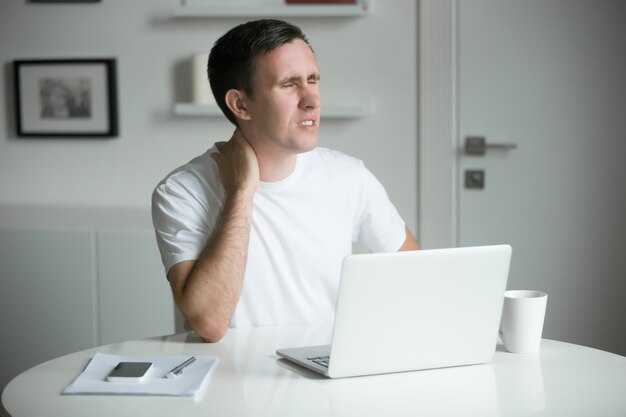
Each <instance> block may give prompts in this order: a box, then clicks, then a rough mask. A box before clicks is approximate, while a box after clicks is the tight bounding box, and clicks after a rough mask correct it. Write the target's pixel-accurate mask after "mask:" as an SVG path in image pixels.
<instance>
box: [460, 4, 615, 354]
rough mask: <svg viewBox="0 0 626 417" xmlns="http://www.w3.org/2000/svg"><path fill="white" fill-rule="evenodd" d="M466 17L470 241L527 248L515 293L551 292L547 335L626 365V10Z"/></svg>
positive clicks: (464, 165)
mask: <svg viewBox="0 0 626 417" xmlns="http://www.w3.org/2000/svg"><path fill="white" fill-rule="evenodd" d="M454 7H456V12H457V17H458V20H457V27H456V30H457V31H458V38H457V39H458V47H457V49H456V58H457V63H458V67H457V68H458V75H457V77H458V78H457V80H458V86H457V109H458V113H457V123H458V135H457V140H458V142H457V149H459V153H458V161H457V164H458V165H457V169H456V173H457V181H456V188H457V194H456V195H457V197H456V199H457V202H458V225H457V227H458V231H457V240H458V242H456V243H457V244H459V245H461V246H468V245H479V244H492V243H510V244H511V245H512V246H513V261H512V265H511V273H510V277H509V284H508V288H509V289H533V290H543V291H546V292H547V293H548V294H549V300H548V311H547V315H546V322H545V327H544V337H547V338H554V339H558V340H564V341H570V342H574V343H580V344H583V345H588V346H594V347H599V348H601V349H606V350H611V351H614V352H619V353H621V354H622V355H623V354H626V341H625V340H624V333H625V329H626V322H625V317H626V309H625V307H624V306H625V305H626V303H624V300H623V299H624V296H625V295H626V286H625V285H624V282H625V281H626V262H625V261H624V259H626V244H625V242H626V221H625V218H626V162H625V159H626V2H623V1H619V0H617V1H610V0H575V1H573V0H546V1H501V0H472V1H457V2H456V3H455V6H454ZM468 137H474V139H470V140H476V139H475V138H476V137H478V138H484V139H485V141H486V143H487V144H492V145H499V144H502V145H515V146H516V148H513V147H501V148H489V147H487V148H486V152H485V154H484V155H468V154H466V153H465V152H464V144H465V141H466V140H467V138H468ZM483 175H484V177H482V176H483ZM466 177H467V178H466ZM481 177H482V179H483V180H484V184H483V185H482V186H481V184H480V183H481ZM466 179H467V183H466Z"/></svg>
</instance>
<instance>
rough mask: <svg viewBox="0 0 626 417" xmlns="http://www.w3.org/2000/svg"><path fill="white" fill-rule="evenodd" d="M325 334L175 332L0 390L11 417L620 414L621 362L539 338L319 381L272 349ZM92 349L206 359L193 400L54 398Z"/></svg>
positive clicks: (72, 359)
mask: <svg viewBox="0 0 626 417" xmlns="http://www.w3.org/2000/svg"><path fill="white" fill-rule="evenodd" d="M329 340H330V332H329V331H328V330H319V329H315V328H310V327H275V328H273V327H272V328H255V329H249V330H230V331H229V332H228V334H227V335H226V337H225V338H224V339H223V340H222V341H221V342H219V343H216V344H205V343H201V342H200V339H199V338H197V336H195V335H194V334H192V333H191V334H187V333H182V334H176V335H172V336H164V337H156V338H151V339H145V340H135V341H129V342H124V343H118V344H112V345H107V346H101V347H98V348H94V349H88V350H84V351H81V352H76V353H73V354H70V355H66V356H62V357H60V358H57V359H54V360H51V361H48V362H45V363H43V364H41V365H38V366H36V367H34V368H31V369H29V370H27V371H25V372H23V373H22V374H20V375H18V376H17V377H16V378H14V379H13V380H12V381H11V382H10V383H9V384H8V385H7V387H6V388H5V390H4V392H3V394H2V404H3V405H4V407H5V408H6V410H7V411H8V412H9V413H10V414H11V416H13V417H21V416H64V417H65V416H78V415H80V416H90V417H97V416H116V417H120V416H133V417H135V416H144V415H145V416H151V417H153V416H154V417H156V416H167V417H173V416H187V417H191V416H205V417H206V416H289V417H294V416H298V417H305V416H315V417H324V416H359V417H367V416H377V417H380V416H417V415H425V416H461V415H462V416H481V417H486V416H507V415H515V416H523V415H534V416H537V415H538V416H551V417H558V416H568V417H569V416H579V415H580V416H603V417H606V416H620V417H624V416H626V358H624V357H623V356H618V355H614V354H610V353H607V352H603V351H599V350H595V349H590V348H586V347H582V346H577V345H572V344H567V343H562V342H555V341H551V340H544V341H543V342H542V347H541V354H540V355H514V354H510V353H506V352H504V351H502V350H501V349H500V348H499V349H498V352H496V356H495V358H494V360H493V362H491V363H490V364H487V365H478V366H468V367H460V368H449V369H440V370H431V371H420V372H407V373H401V374H389V375H379V376H370V377H359V378H347V379H339V380H328V379H326V378H322V377H318V376H316V375H315V374H313V373H311V372H309V371H307V370H304V369H301V368H298V367H295V366H292V365H290V364H289V363H286V362H285V361H284V360H283V359H278V358H277V357H276V355H275V353H274V352H275V350H276V348H281V347H290V346H298V345H308V344H323V343H327V342H328V341H329ZM95 352H105V353H113V354H124V355H155V354H156V355H158V354H185V355H216V356H219V357H220V361H221V362H220V364H219V365H218V368H217V369H216V370H215V372H214V373H213V375H212V376H211V380H210V383H209V385H208V388H207V390H206V392H205V393H204V395H203V396H202V398H201V399H200V401H199V402H193V400H190V399H184V398H161V397H111V396H62V395H60V393H61V391H62V390H63V389H64V388H65V386H66V385H67V384H69V383H70V381H72V380H73V378H75V377H76V376H77V375H78V374H79V373H80V372H81V371H82V369H83V368H84V367H85V366H86V364H87V362H88V361H89V358H90V357H92V356H93V354H94V353H95Z"/></svg>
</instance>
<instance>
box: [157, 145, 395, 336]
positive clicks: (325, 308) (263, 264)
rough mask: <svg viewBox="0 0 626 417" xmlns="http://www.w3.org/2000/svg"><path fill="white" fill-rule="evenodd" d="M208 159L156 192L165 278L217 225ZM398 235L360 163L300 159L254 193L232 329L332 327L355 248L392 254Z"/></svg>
mask: <svg viewBox="0 0 626 417" xmlns="http://www.w3.org/2000/svg"><path fill="white" fill-rule="evenodd" d="M215 152H217V150H216V149H215V148H212V149H210V150H209V151H207V152H206V153H204V154H203V155H201V156H199V157H197V158H195V159H193V160H192V161H190V162H189V163H188V164H186V165H184V166H182V167H180V168H178V169H177V170H175V171H173V172H172V173H170V174H169V175H168V176H167V177H166V178H165V179H164V180H163V181H161V183H159V185H158V186H157V187H156V189H155V190H154V193H153V196H152V219H153V223H154V227H155V230H156V236H157V243H158V246H159V250H160V252H161V257H162V260H163V264H164V266H165V270H166V272H167V271H169V269H170V268H171V267H172V266H173V265H175V264H177V263H179V262H181V261H185V260H196V259H198V257H199V256H200V253H201V252H202V250H203V249H204V247H205V245H206V242H207V240H208V238H209V236H210V234H211V232H212V230H213V228H214V226H215V223H216V220H217V217H218V214H219V212H220V210H221V206H222V199H223V196H224V189H223V187H222V184H221V182H220V180H219V172H218V167H217V164H216V162H215V161H214V160H213V159H212V158H211V157H210V154H211V153H215ZM405 237H406V235H405V224H404V221H403V220H402V218H401V217H400V215H399V214H398V212H397V210H396V208H395V207H394V206H393V204H391V202H390V201H389V198H388V197H387V194H386V192H385V190H384V188H383V186H382V185H381V184H380V182H378V180H376V178H375V177H374V176H373V175H372V174H371V173H370V172H369V171H368V170H367V169H366V168H365V166H364V164H363V162H361V161H360V160H358V159H355V158H352V157H349V156H347V155H345V154H342V153H340V152H337V151H331V150H328V149H324V148H316V149H315V150H313V151H311V152H307V153H304V154H300V155H298V159H297V163H296V168H295V170H294V172H293V173H292V174H291V175H290V176H289V177H287V178H286V179H284V180H282V181H279V182H272V183H266V182H261V183H260V184H259V187H258V188H257V191H256V194H255V197H254V207H253V212H252V228H251V232H250V243H249V248H248V260H247V264H246V272H245V276H244V282H243V288H242V292H241V296H240V299H239V303H238V304H237V308H236V310H235V313H234V315H233V317H232V319H231V322H230V326H231V327H245V326H262V325H284V324H330V323H332V322H333V319H334V314H335V301H336V297H337V290H338V286H339V275H340V272H341V263H342V261H343V258H344V257H345V256H347V255H349V254H350V253H351V252H352V241H356V242H360V243H361V244H363V245H365V246H366V247H367V248H368V249H369V250H370V251H372V252H392V251H396V250H398V249H399V248H400V246H402V243H404V239H405Z"/></svg>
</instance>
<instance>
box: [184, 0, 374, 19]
mask: <svg viewBox="0 0 626 417" xmlns="http://www.w3.org/2000/svg"><path fill="white" fill-rule="evenodd" d="M371 3H372V0H369V1H365V0H359V1H357V2H356V3H355V4H330V5H327V4H323V5H320V4H311V5H301V4H267V3H266V4H263V3H253V2H249V3H227V2H223V3H215V4H213V3H211V4H198V3H191V4H181V5H180V6H178V8H177V9H176V11H175V13H174V17H180V18H194V17H196V18H201V17H204V18H210V17H363V16H367V15H370V14H371V11H372V4H371Z"/></svg>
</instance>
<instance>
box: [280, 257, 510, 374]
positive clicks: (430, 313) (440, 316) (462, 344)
mask: <svg viewBox="0 0 626 417" xmlns="http://www.w3.org/2000/svg"><path fill="white" fill-rule="evenodd" d="M511 253H512V249H511V247H510V246H509V245H495V246H476V247H465V248H450V249H435V250H421V251H409V252H395V253H378V254H358V255H350V256H348V257H346V258H345V259H344V262H343V265H342V270H341V281H340V285H339V293H338V296H337V310H336V313H335V324H334V327H333V333H332V342H331V344H330V345H323V346H309V347H294V348H285V349H278V350H277V351H276V354H277V355H279V356H280V357H282V358H285V359H287V360H290V361H293V362H295V363H297V364H299V365H301V366H304V367H306V368H308V369H311V370H313V371H315V372H318V373H320V374H322V375H324V376H327V377H329V378H341V377H350V376H360V375H373V374H381V373H392V372H404V371H415V370H423V369H432V368H442V367H451V366H461V365H472V364H480V363H487V362H489V361H491V359H492V358H493V356H494V354H495V349H496V344H497V338H498V327H499V325H500V315H501V313H502V305H503V300H504V291H505V289H506V282H507V278H508V273H509V265H510V262H511Z"/></svg>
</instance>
